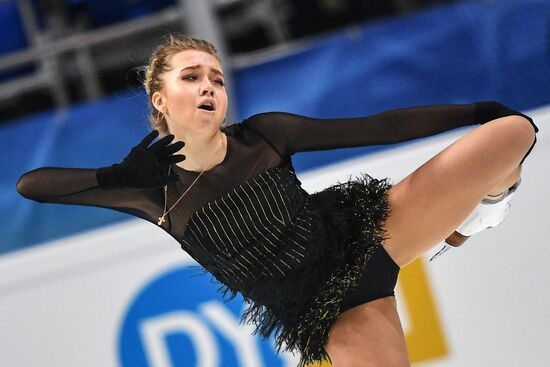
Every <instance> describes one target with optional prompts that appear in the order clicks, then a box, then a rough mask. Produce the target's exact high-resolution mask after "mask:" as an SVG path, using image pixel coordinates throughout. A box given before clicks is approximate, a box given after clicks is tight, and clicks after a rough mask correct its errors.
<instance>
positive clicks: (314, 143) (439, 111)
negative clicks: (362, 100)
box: [243, 104, 481, 156]
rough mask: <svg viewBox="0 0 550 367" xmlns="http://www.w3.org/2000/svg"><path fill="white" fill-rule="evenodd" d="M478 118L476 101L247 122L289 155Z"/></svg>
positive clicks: (270, 116)
mask: <svg viewBox="0 0 550 367" xmlns="http://www.w3.org/2000/svg"><path fill="white" fill-rule="evenodd" d="M475 120H476V110H475V104H465V105H435V106H421V107H411V108H402V109H396V110H390V111H387V112H383V113H380V114H376V115H372V116H367V117H358V118H342V119H319V118H311V117H306V116H300V115H295V114H291V113H284V112H268V113H261V114H257V115H253V116H251V117H250V118H248V119H247V120H245V121H244V122H243V123H244V124H246V125H248V126H249V127H250V128H252V129H254V130H256V131H257V132H259V133H260V134H262V135H263V136H264V138H265V139H266V140H268V141H269V142H270V143H271V144H272V145H273V147H274V148H275V149H276V150H277V151H278V152H279V153H280V154H281V155H283V156H286V155H291V154H293V153H296V152H304V151H313V150H327V149H335V148H346V147H357V146H367V145H382V144H394V143H399V142H402V141H407V140H411V139H416V138H421V137H426V136H431V135H435V134H437V133H440V132H443V131H447V130H451V129H455V128H458V127H461V126H466V125H473V124H475V123H480V122H481V121H475Z"/></svg>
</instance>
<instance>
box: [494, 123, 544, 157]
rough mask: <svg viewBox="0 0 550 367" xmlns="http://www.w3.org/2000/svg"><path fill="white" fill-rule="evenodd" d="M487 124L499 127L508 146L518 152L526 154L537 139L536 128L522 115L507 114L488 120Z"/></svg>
mask: <svg viewBox="0 0 550 367" xmlns="http://www.w3.org/2000/svg"><path fill="white" fill-rule="evenodd" d="M486 124H490V125H494V126H495V127H498V129H499V130H498V131H499V132H502V133H503V134H505V136H506V138H507V142H508V143H509V144H508V145H507V148H508V149H510V150H512V149H513V150H517V151H518V154H520V155H521V154H525V153H526V152H527V150H529V148H530V147H531V145H532V144H533V141H534V140H535V129H534V128H533V125H532V124H531V122H530V121H529V120H527V119H526V118H525V117H522V116H516V115H513V116H506V117H501V118H499V119H496V120H492V121H489V122H487V123H486Z"/></svg>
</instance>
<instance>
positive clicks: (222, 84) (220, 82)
mask: <svg viewBox="0 0 550 367" xmlns="http://www.w3.org/2000/svg"><path fill="white" fill-rule="evenodd" d="M214 83H218V84H219V85H220V86H222V87H223V86H224V85H225V84H224V82H223V80H221V79H217V80H214Z"/></svg>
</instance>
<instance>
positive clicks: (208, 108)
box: [199, 103, 214, 111]
mask: <svg viewBox="0 0 550 367" xmlns="http://www.w3.org/2000/svg"><path fill="white" fill-rule="evenodd" d="M199 108H200V109H201V110H205V111H214V105H212V104H211V103H203V104H201V105H200V106H199Z"/></svg>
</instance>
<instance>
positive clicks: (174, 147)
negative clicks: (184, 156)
mask: <svg viewBox="0 0 550 367" xmlns="http://www.w3.org/2000/svg"><path fill="white" fill-rule="evenodd" d="M184 146H185V143H184V142H183V141H178V142H175V143H174V144H170V145H168V146H167V147H164V148H162V149H159V150H158V151H157V152H156V153H155V154H156V155H157V157H159V158H162V157H166V156H168V155H170V154H174V153H176V152H177V151H179V150H180V149H181V148H183V147H184Z"/></svg>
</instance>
